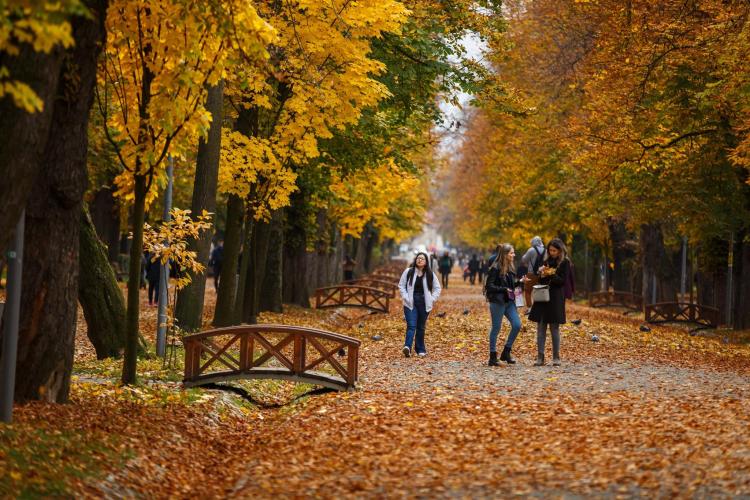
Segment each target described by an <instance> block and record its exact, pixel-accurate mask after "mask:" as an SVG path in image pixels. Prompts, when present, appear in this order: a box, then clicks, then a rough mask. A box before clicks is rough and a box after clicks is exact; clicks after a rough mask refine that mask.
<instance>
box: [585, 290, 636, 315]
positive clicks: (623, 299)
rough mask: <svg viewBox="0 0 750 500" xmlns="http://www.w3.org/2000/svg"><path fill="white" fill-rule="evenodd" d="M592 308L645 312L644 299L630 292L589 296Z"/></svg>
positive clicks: (607, 292)
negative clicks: (617, 308) (619, 308)
mask: <svg viewBox="0 0 750 500" xmlns="http://www.w3.org/2000/svg"><path fill="white" fill-rule="evenodd" d="M589 306H591V307H623V308H625V309H630V310H632V311H642V310H643V297H641V296H640V295H635V294H633V293H630V292H619V291H606V292H593V293H591V294H589Z"/></svg>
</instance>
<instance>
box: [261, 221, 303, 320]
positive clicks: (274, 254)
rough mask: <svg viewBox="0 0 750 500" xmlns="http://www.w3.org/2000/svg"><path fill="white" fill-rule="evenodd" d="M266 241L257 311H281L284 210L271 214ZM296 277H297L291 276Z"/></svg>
mask: <svg viewBox="0 0 750 500" xmlns="http://www.w3.org/2000/svg"><path fill="white" fill-rule="evenodd" d="M269 229H270V237H269V241H268V258H267V263H266V272H265V276H264V278H263V286H262V287H261V290H262V293H261V294H260V304H259V311H271V312H276V313H280V312H283V305H282V287H283V276H284V273H283V265H284V210H283V209H279V210H277V211H276V212H274V214H273V218H272V219H271V226H270V228H269ZM293 279H297V277H293Z"/></svg>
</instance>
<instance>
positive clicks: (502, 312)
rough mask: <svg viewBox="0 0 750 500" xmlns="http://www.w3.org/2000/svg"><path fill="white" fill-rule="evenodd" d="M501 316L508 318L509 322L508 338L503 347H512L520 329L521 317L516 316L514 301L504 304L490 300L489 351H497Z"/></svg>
mask: <svg viewBox="0 0 750 500" xmlns="http://www.w3.org/2000/svg"><path fill="white" fill-rule="evenodd" d="M503 316H505V317H506V318H508V321H509V322H510V333H509V334H508V340H506V341H505V347H507V348H508V349H510V348H511V347H513V342H515V341H516V337H518V332H519V331H520V330H521V318H519V317H518V311H517V310H516V303H515V302H506V303H504V304H496V303H494V302H490V318H491V319H492V326H491V327H490V352H497V334H498V333H500V325H501V324H502V321H503Z"/></svg>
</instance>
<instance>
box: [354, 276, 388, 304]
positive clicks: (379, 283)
mask: <svg viewBox="0 0 750 500" xmlns="http://www.w3.org/2000/svg"><path fill="white" fill-rule="evenodd" d="M342 285H356V286H365V287H370V288H377V289H378V290H383V291H384V292H388V293H390V297H391V298H392V299H395V298H396V292H397V291H398V285H397V284H396V283H393V282H391V281H383V280H378V279H374V278H367V277H365V278H359V279H356V280H350V281H344V282H343V283H342Z"/></svg>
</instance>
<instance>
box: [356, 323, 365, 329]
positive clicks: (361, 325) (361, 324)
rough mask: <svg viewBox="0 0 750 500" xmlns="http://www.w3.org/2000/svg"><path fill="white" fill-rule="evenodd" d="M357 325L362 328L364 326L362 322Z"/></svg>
mask: <svg viewBox="0 0 750 500" xmlns="http://www.w3.org/2000/svg"><path fill="white" fill-rule="evenodd" d="M357 326H358V327H359V328H364V327H365V324H364V323H360V324H358V325H357Z"/></svg>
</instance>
